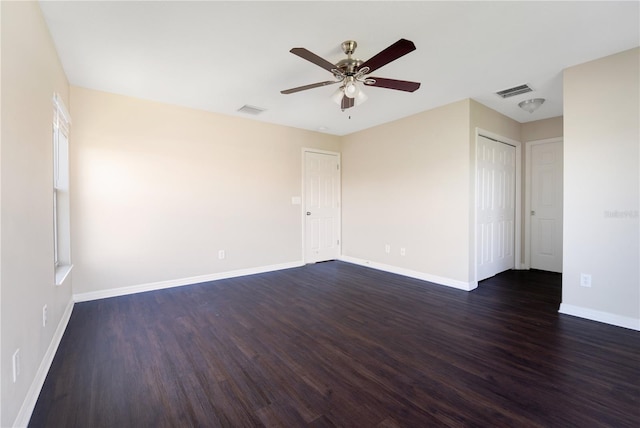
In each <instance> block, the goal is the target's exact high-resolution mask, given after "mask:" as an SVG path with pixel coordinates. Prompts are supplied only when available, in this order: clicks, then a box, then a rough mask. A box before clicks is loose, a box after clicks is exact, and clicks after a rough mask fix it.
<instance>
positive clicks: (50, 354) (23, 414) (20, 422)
mask: <svg viewBox="0 0 640 428" xmlns="http://www.w3.org/2000/svg"><path fill="white" fill-rule="evenodd" d="M73 305H74V301H73V299H71V300H69V303H68V304H67V307H66V308H65V310H64V313H63V314H62V319H60V322H59V323H58V327H56V331H55V332H54V333H53V337H52V338H51V343H50V344H49V347H48V348H47V352H45V354H44V357H43V358H42V362H41V363H40V367H38V371H37V372H36V376H35V378H34V379H33V382H31V386H30V387H29V390H28V391H27V396H26V397H25V399H24V401H23V402H22V406H21V407H20V411H19V412H18V416H17V417H16V420H15V422H14V423H13V426H14V427H26V426H27V425H28V424H29V419H31V414H32V413H33V409H35V407H36V402H37V401H38V397H39V396H40V391H41V390H42V387H43V385H44V381H45V379H46V378H47V374H48V373H49V369H50V368H51V364H52V363H53V358H54V357H55V355H56V352H57V351H58V346H60V341H61V340H62V336H63V335H64V332H65V330H66V329H67V325H68V324H69V319H71V313H72V312H73Z"/></svg>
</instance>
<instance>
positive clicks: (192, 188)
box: [71, 87, 340, 293]
mask: <svg viewBox="0 0 640 428" xmlns="http://www.w3.org/2000/svg"><path fill="white" fill-rule="evenodd" d="M71 115H72V116H73V119H74V127H73V141H72V145H71V164H72V171H71V177H72V182H71V184H72V186H73V193H72V199H71V206H72V213H71V214H72V230H73V232H72V248H73V257H74V262H75V264H76V268H75V271H74V293H88V292H96V291H103V290H109V289H114V288H121V287H128V286H139V285H143V284H150V283H155V282H160V281H168V280H179V279H184V278H192V277H197V276H203V275H210V274H215V273H219V272H229V271H233V270H238V269H248V268H255V267H263V266H265V267H266V266H274V265H280V264H286V263H295V262H298V263H302V260H303V255H302V247H301V241H302V215H301V205H292V203H291V198H292V196H300V195H301V192H302V190H301V186H302V148H303V147H313V148H319V149H325V150H331V151H339V148H340V146H339V144H340V140H339V138H338V137H335V136H330V135H326V134H319V133H315V132H309V131H302V130H298V129H294V128H287V127H283V126H277V125H269V124H265V123H261V122H257V121H253V120H249V119H244V118H236V117H230V116H224V115H219V114H213V113H207V112H203V111H198V110H191V109H187V108H181V107H176V106H170V105H166V104H161V103H155V102H150V101H144V100H140V99H135V98H129V97H124V96H118V95H112V94H107V93H103V92H98V91H93V90H87V89H82V88H77V87H72V89H71ZM219 250H225V251H226V258H225V259H224V260H219V259H218V251H219Z"/></svg>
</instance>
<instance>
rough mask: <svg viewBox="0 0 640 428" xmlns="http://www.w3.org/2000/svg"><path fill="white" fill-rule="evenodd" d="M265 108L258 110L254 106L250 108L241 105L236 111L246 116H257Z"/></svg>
mask: <svg viewBox="0 0 640 428" xmlns="http://www.w3.org/2000/svg"><path fill="white" fill-rule="evenodd" d="M265 110H266V108H260V107H256V106H250V105H248V104H245V105H243V106H242V107H240V108H239V109H238V111H239V112H240V113H246V114H252V115H254V116H257V115H259V114H260V113H262V112H263V111H265Z"/></svg>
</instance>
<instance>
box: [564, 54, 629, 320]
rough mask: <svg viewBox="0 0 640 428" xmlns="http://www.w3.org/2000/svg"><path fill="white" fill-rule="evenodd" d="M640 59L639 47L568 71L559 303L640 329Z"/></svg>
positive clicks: (566, 80) (566, 81) (565, 91)
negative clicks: (584, 279)
mask: <svg viewBox="0 0 640 428" xmlns="http://www.w3.org/2000/svg"><path fill="white" fill-rule="evenodd" d="M639 63H640V49H638V48H636V49H632V50H629V51H625V52H622V53H619V54H617V55H612V56H609V57H606V58H602V59H600V60H596V61H592V62H589V63H586V64H582V65H578V66H575V67H571V68H569V69H567V70H565V72H564V109H565V114H564V188H565V190H564V269H563V287H562V305H563V306H562V308H561V309H562V310H564V311H568V312H573V313H578V314H580V313H582V314H583V315H591V316H592V317H598V316H599V317H601V318H603V319H605V320H608V321H616V320H617V321H619V322H620V323H623V324H625V323H626V324H627V325H632V326H635V328H638V329H640V273H639V271H638V265H639V263H638V261H639V260H640V251H639V230H640V229H639V225H638V223H639V220H638V205H639V193H640V176H639V170H640V161H639V155H640V150H639V149H640V147H639V146H640V123H639V122H640V107H639V105H640V100H639V93H640V84H639V79H638V76H640V70H639ZM581 273H586V274H590V275H592V281H593V282H592V287H591V288H585V287H580V285H579V284H580V274H581Z"/></svg>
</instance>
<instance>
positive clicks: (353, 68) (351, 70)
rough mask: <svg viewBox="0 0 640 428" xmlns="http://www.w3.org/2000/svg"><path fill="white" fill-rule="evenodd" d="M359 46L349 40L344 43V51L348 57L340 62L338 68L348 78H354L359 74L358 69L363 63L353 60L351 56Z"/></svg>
mask: <svg viewBox="0 0 640 428" xmlns="http://www.w3.org/2000/svg"><path fill="white" fill-rule="evenodd" d="M357 47H358V44H357V43H356V42H355V40H347V41H345V42H342V51H343V52H344V53H345V54H346V55H347V58H345V59H342V60H340V61H338V63H337V64H336V67H337V68H338V69H339V70H340V71H342V72H343V73H344V74H346V75H347V76H353V75H354V74H356V73H357V71H358V67H360V66H361V65H362V63H363V61H361V60H359V59H355V58H351V55H353V53H354V52H355V50H356V48H357Z"/></svg>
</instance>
